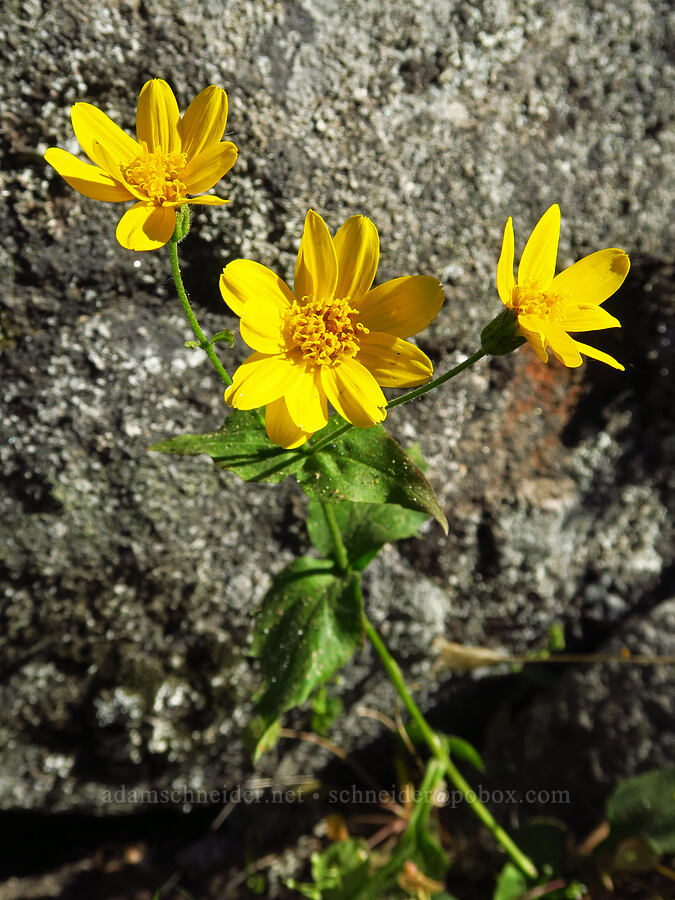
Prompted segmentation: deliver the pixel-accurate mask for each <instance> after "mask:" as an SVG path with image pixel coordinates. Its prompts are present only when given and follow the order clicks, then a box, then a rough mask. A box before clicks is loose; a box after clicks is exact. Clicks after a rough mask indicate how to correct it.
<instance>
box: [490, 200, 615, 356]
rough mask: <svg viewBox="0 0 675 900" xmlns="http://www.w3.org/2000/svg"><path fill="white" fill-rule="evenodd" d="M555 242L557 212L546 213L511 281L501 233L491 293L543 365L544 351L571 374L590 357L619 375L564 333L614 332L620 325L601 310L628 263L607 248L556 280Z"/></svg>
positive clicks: (509, 242)
mask: <svg viewBox="0 0 675 900" xmlns="http://www.w3.org/2000/svg"><path fill="white" fill-rule="evenodd" d="M559 237H560V207H559V206H558V204H557V203H554V204H553V206H551V207H549V209H547V210H546V212H545V213H544V215H543V216H542V217H541V219H540V220H539V222H538V223H537V225H536V226H535V229H534V231H533V232H532V234H531V235H530V239H529V240H528V242H527V244H526V245H525V249H524V250H523V255H522V256H521V258H520V265H519V267H518V280H517V281H516V279H515V278H514V277H513V256H514V250H513V245H514V242H513V223H512V222H511V218H509V220H508V221H507V223H506V228H505V229H504V241H503V244H502V252H501V255H500V257H499V263H498V265H497V290H498V292H499V296H500V298H501V301H502V303H503V304H504V305H505V306H506V307H508V308H509V309H512V310H514V311H515V312H516V314H517V318H518V326H519V329H520V332H521V334H523V335H524V337H525V338H527V340H528V341H529V342H530V344H531V345H532V346H533V347H534V351H535V353H536V354H537V356H538V357H539V359H541V360H542V362H548V353H547V347H548V348H550V349H551V350H552V352H553V355H554V356H555V357H556V359H558V360H559V362H561V363H562V364H563V365H564V366H569V367H570V368H574V367H576V366H580V365H581V363H582V362H583V360H582V358H581V354H582V353H583V354H584V355H585V356H591V357H593V359H598V360H600V362H604V363H607V365H608V366H613V367H614V368H615V369H620V370H621V371H623V369H624V367H623V366H622V365H621V363H619V362H617V361H616V360H615V359H614V358H613V357H611V356H609V354H607V353H603V352H602V350H596V349H595V347H589V346H588V344H582V343H581V341H577V340H576V339H575V338H572V337H570V335H569V334H568V332H570V331H573V332H577V331H598V330H600V329H603V328H620V327H621V322H619V320H618V319H615V318H614V316H612V315H610V314H609V313H608V312H607V311H606V310H604V309H602V305H601V304H602V303H604V302H605V300H607V298H608V297H611V296H612V294H614V293H615V292H616V291H617V290H618V289H619V288H620V287H621V285H622V284H623V281H624V279H625V277H626V275H627V274H628V270H629V269H630V260H629V259H628V257H627V256H626V254H625V253H624V252H623V250H618V249H617V248H615V247H613V248H611V249H609V250H598V251H597V253H591V254H590V256H585V257H584V258H583V259H580V260H579V261H578V262H576V263H574V265H572V266H570V267H569V268H568V269H565V271H564V272H561V273H560V274H559V275H556V274H555V262H556V257H557V254H558V239H559Z"/></svg>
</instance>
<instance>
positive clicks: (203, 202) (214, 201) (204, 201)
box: [162, 194, 230, 209]
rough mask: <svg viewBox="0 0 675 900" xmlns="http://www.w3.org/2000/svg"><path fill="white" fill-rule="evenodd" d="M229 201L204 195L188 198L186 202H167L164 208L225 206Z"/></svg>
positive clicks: (213, 195) (212, 195)
mask: <svg viewBox="0 0 675 900" xmlns="http://www.w3.org/2000/svg"><path fill="white" fill-rule="evenodd" d="M229 202H230V201H229V200H223V199H222V197H216V195H215V194H203V195H202V196H201V197H186V198H185V200H165V201H164V203H162V206H173V208H174V209H176V208H177V207H179V206H185V205H188V206H225V204H226V203H229Z"/></svg>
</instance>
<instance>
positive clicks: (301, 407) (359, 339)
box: [220, 210, 443, 448]
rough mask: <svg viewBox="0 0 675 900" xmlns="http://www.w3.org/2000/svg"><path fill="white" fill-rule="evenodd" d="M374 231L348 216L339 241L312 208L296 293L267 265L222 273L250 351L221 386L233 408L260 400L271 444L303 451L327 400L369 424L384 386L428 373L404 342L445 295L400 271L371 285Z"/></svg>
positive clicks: (322, 419)
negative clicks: (400, 274)
mask: <svg viewBox="0 0 675 900" xmlns="http://www.w3.org/2000/svg"><path fill="white" fill-rule="evenodd" d="M379 253H380V251H379V238H378V234H377V229H376V228H375V226H374V225H373V223H372V222H371V221H370V219H367V218H365V217H364V216H352V217H351V218H350V219H347V221H346V222H345V223H344V225H343V226H342V227H341V228H340V229H339V230H338V232H337V234H336V235H335V237H331V234H330V232H329V230H328V228H327V226H326V223H325V222H324V220H323V219H322V218H321V216H319V215H318V214H317V213H315V212H314V211H313V210H310V211H309V212H308V213H307V217H306V219H305V228H304V232H303V235H302V240H301V242H300V250H299V252H298V258H297V262H296V264H295V282H294V288H295V289H294V291H292V290H291V289H290V288H289V287H288V285H287V284H286V283H285V282H284V281H283V280H282V279H281V278H279V276H278V275H276V274H275V273H274V272H272V271H270V269H267V268H265V266H262V265H260V264H259V263H256V262H252V261H251V260H245V259H237V260H235V261H234V262H231V263H230V264H229V265H228V266H226V267H225V269H224V270H223V274H222V276H221V278H220V290H221V293H222V295H223V299H224V300H225V302H226V303H227V304H228V306H229V307H230V308H231V309H232V311H233V312H234V313H236V314H237V315H238V316H240V317H241V325H240V328H241V336H242V337H243V339H244V340H245V341H246V343H247V344H248V345H249V346H250V347H252V348H253V350H254V351H255V352H254V353H253V354H252V355H251V356H249V358H248V359H247V360H246V361H245V362H244V363H243V364H242V365H241V366H240V367H239V368H238V369H237V371H236V372H235V373H234V381H233V384H232V385H231V387H229V388H228V389H227V391H226V392H225V399H226V401H227V402H228V403H229V404H231V405H232V406H234V407H236V408H237V409H255V408H257V407H259V406H266V415H265V423H266V426H267V434H268V435H269V437H270V440H272V441H274V443H275V444H280V445H281V446H282V447H286V448H291V447H299V446H300V445H301V444H304V443H305V441H306V440H307V439H308V438H309V437H310V436H311V435H312V434H313V433H314V432H315V431H318V430H319V429H320V428H323V427H324V425H326V423H327V421H328V402H330V403H331V404H332V405H333V407H334V408H335V409H336V410H337V412H338V413H339V414H340V415H341V416H342V417H343V418H344V419H346V420H347V421H348V422H351V423H352V424H353V425H358V426H360V427H363V428H367V427H369V426H371V425H374V424H376V423H377V422H381V421H382V420H383V419H384V417H385V415H386V409H385V408H386V405H387V400H386V398H385V396H384V394H383V393H382V389H381V388H382V387H412V386H413V385H418V384H423V383H424V382H425V381H428V380H429V378H431V375H432V373H433V367H432V365H431V362H430V360H429V358H428V357H427V356H426V355H425V354H424V353H422V351H421V350H420V349H418V348H417V347H415V346H414V345H413V344H411V343H409V342H408V341H405V340H403V338H406V337H409V336H410V335H413V334H416V333H417V332H418V331H421V330H422V329H423V328H425V327H426V326H427V325H428V324H429V322H431V320H432V319H433V318H434V316H435V315H436V313H437V312H438V311H439V309H440V308H441V304H442V303H443V291H442V289H441V286H440V284H439V283H438V281H436V280H435V279H434V278H429V277H427V276H424V275H406V276H403V277H401V278H395V279H394V280H393V281H388V282H386V284H381V285H379V287H376V288H373V289H372V290H371V289H370V287H371V285H372V283H373V279H374V277H375V272H376V270H377V265H378V261H379Z"/></svg>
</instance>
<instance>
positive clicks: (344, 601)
mask: <svg viewBox="0 0 675 900" xmlns="http://www.w3.org/2000/svg"><path fill="white" fill-rule="evenodd" d="M356 577H357V576H355V575H352V574H351V573H348V574H342V573H340V572H337V571H336V569H335V566H334V564H333V562H332V561H331V560H326V559H311V558H310V557H307V556H304V557H300V558H299V559H296V560H294V562H292V563H291V565H290V566H287V567H286V568H285V569H284V570H283V571H282V572H280V573H279V574H278V575H277V576H276V578H275V579H274V581H273V583H272V587H271V588H270V589H269V591H268V592H267V594H266V595H265V597H264V598H263V602H262V608H261V610H260V612H259V613H258V615H257V616H256V619H255V626H254V633H253V647H252V653H253V655H254V656H255V657H257V658H258V659H259V660H260V668H261V670H262V674H263V677H264V687H263V690H262V694H261V696H260V697H259V699H258V704H257V708H258V712H259V713H260V715H261V716H262V718H263V720H264V722H265V724H266V725H267V726H269V725H271V724H272V723H273V722H274V721H275V720H276V719H278V717H279V716H280V715H281V714H282V713H283V712H285V711H286V710H287V709H291V708H292V707H294V706H299V705H300V704H301V703H304V702H305V700H307V698H308V697H309V695H310V694H311V692H312V691H313V690H314V689H315V688H316V687H317V686H318V685H320V684H322V683H323V682H324V681H326V679H328V678H330V677H331V675H333V673H334V672H335V671H336V670H337V669H339V668H340V667H341V666H343V665H344V664H345V663H346V662H347V660H348V659H349V658H350V656H351V655H352V653H353V652H354V650H355V648H356V646H357V644H358V642H359V641H360V640H361V637H362V613H363V609H362V601H361V593H360V591H359V590H358V582H357V580H356ZM263 738H265V739H266V740H267V741H269V738H270V735H269V733H268V729H267V728H266V730H265V733H264V735H263Z"/></svg>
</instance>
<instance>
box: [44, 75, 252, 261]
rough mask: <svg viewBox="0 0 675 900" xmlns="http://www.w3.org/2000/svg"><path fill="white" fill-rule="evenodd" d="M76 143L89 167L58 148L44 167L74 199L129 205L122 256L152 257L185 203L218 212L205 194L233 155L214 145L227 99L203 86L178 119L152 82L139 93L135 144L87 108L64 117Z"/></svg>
mask: <svg viewBox="0 0 675 900" xmlns="http://www.w3.org/2000/svg"><path fill="white" fill-rule="evenodd" d="M71 118H72V122H73V130H74V131H75V137H76V138H77V140H78V141H79V143H80V146H81V147H82V149H83V150H84V152H85V153H86V154H87V156H88V157H89V159H90V160H91V161H92V162H93V163H94V165H93V166H92V165H89V164H88V163H85V162H83V161H82V160H81V159H78V158H77V157H76V156H73V155H72V153H68V152H66V151H65V150H60V149H59V148H58V147H50V149H49V150H47V152H46V153H45V159H46V160H47V162H48V163H49V164H50V166H53V167H54V168H55V169H56V171H57V172H58V173H59V175H61V177H62V178H64V179H65V181H66V182H67V183H68V184H69V185H70V186H71V187H72V188H75V190H76V191H79V192H80V193H81V194H84V196H85V197H91V198H93V199H94V200H103V201H106V202H109V203H120V202H123V201H124V200H135V201H136V203H134V205H133V206H132V207H131V209H129V210H127V212H126V213H125V214H124V215H123V216H122V218H121V219H120V222H119V224H118V226H117V240H118V241H119V242H120V244H121V245H122V246H123V247H126V248H127V249H128V250H155V249H157V248H158V247H162V246H163V245H164V244H166V242H167V241H168V240H169V238H170V237H171V236H172V234H173V232H174V228H175V224H176V209H177V207H180V206H182V205H183V204H185V203H198V204H202V205H205V206H219V205H221V204H223V203H227V202H228V201H227V200H221V199H220V197H214V196H202V197H189V196H188V195H189V194H200V193H202V192H203V191H208V190H209V189H210V188H212V187H213V186H214V184H216V182H218V181H219V180H220V179H221V178H222V177H223V175H225V173H226V172H229V170H230V169H231V168H232V166H233V165H234V162H235V160H236V158H237V148H236V147H235V145H234V144H233V143H231V141H221V138H222V136H223V133H224V131H225V123H226V122H227V94H226V93H225V91H224V90H223V89H222V88H219V87H216V86H215V85H213V84H212V85H209V87H207V88H204V90H203V91H202V92H201V93H200V94H198V95H197V96H196V97H195V99H194V100H193V101H192V103H191V104H190V105H189V107H188V108H187V110H186V111H185V113H184V115H183V116H182V117H181V116H180V113H179V111H178V104H177V103H176V98H175V97H174V95H173V91H172V90H171V88H170V87H169V85H168V84H167V83H166V81H161V80H160V79H159V78H153V79H152V80H151V81H148V82H146V83H145V85H144V86H143V88H142V90H141V93H140V95H139V97H138V108H137V112H136V134H137V138H138V139H137V140H134V138H132V137H129V135H128V134H127V133H126V132H124V131H122V129H121V128H119V127H118V126H117V125H115V123H114V122H113V121H112V120H111V119H109V118H108V116H106V114H105V113H103V112H101V110H100V109H97V108H96V107H95V106H92V105H91V103H76V104H75V105H74V106H73V107H72V109H71Z"/></svg>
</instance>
